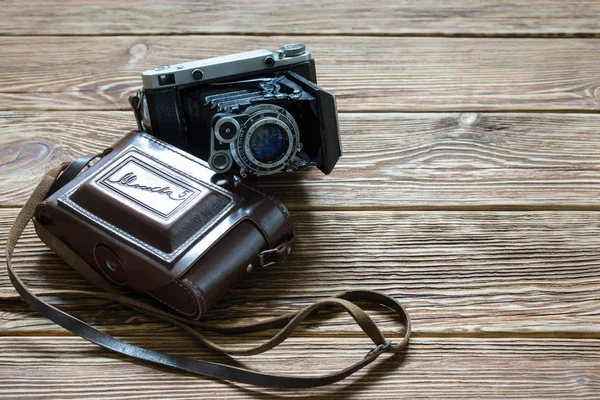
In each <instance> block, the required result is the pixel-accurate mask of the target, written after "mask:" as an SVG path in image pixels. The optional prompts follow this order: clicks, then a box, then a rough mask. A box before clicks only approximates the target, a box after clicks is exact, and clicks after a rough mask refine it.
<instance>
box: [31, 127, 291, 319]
mask: <svg viewBox="0 0 600 400" xmlns="http://www.w3.org/2000/svg"><path fill="white" fill-rule="evenodd" d="M65 172H67V171H65ZM35 219H36V221H37V222H38V224H36V226H39V225H41V226H43V228H44V229H46V230H47V231H48V232H49V233H50V234H51V235H52V236H54V237H56V238H57V239H58V240H60V241H61V242H63V243H65V244H66V245H67V246H68V247H70V248H71V249H72V250H74V251H75V253H76V254H77V255H78V256H79V257H81V259H83V261H85V263H86V264H88V265H90V266H92V267H93V268H94V269H95V270H96V271H97V272H98V273H99V274H100V275H102V276H103V277H104V278H105V279H107V280H108V281H110V282H112V283H113V284H115V285H122V286H126V287H127V288H129V289H131V290H133V291H135V292H138V293H141V292H145V293H147V294H148V295H150V296H152V297H153V298H154V299H156V300H157V301H158V302H160V303H162V304H164V305H166V306H168V307H169V308H170V309H171V310H174V311H176V312H178V313H179V314H181V315H182V316H184V317H186V318H188V319H198V318H200V317H201V316H202V315H204V314H205V312H206V311H207V310H208V309H209V308H210V307H211V306H212V305H213V304H214V303H215V302H216V301H218V300H219V298H221V297H222V296H223V295H224V294H225V293H226V292H227V291H228V290H229V289H230V288H231V287H232V286H233V285H234V284H235V283H237V282H239V281H240V280H241V279H242V278H243V277H244V276H245V275H247V274H249V273H251V272H252V271H253V270H255V269H256V268H260V267H261V266H264V265H272V264H273V263H275V262H281V261H283V260H285V258H286V257H287V255H289V254H290V252H291V250H292V246H293V242H294V233H293V228H292V222H291V220H290V216H289V213H288V211H287V209H286V208H285V206H284V205H283V204H282V203H281V202H279V201H278V200H276V199H274V198H271V197H268V196H266V195H264V194H262V193H260V192H258V191H256V190H254V189H252V188H251V187H249V186H247V185H245V184H243V183H242V182H241V181H239V180H238V179H236V178H234V177H231V176H225V175H218V174H215V173H214V172H213V171H212V170H211V169H210V168H208V166H207V165H206V164H205V163H204V161H202V160H199V159H197V158H195V157H193V156H191V155H189V154H187V153H185V152H182V151H180V150H178V149H177V148H175V147H173V146H170V145H168V144H166V143H164V142H162V141H160V140H157V139H156V138H154V137H152V136H150V135H147V134H145V133H141V132H132V133H130V134H128V135H126V136H125V137H124V138H123V139H121V140H120V141H118V142H117V143H116V144H115V145H114V146H113V149H112V151H111V152H105V154H103V157H102V158H101V159H100V160H99V161H98V162H96V163H95V164H94V165H92V166H91V167H90V168H88V169H87V170H86V171H84V172H83V173H81V174H79V175H78V176H76V177H74V178H73V179H72V180H70V181H69V182H67V183H66V184H64V186H62V187H60V188H58V189H57V190H56V191H55V192H54V193H53V194H52V195H50V196H49V197H48V198H47V199H46V200H45V201H44V202H42V203H41V204H40V205H38V207H37V209H36V212H35ZM40 237H41V238H42V240H43V239H44V237H48V235H40ZM46 244H47V245H48V246H49V247H51V248H52V242H46Z"/></svg>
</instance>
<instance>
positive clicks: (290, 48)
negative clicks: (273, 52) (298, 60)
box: [277, 43, 306, 57]
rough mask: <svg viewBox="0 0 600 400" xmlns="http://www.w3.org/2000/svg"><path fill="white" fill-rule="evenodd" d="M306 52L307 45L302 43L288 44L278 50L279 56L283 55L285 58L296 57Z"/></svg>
mask: <svg viewBox="0 0 600 400" xmlns="http://www.w3.org/2000/svg"><path fill="white" fill-rule="evenodd" d="M305 51H306V45H304V44H301V43H295V44H286V45H285V46H281V47H280V48H279V50H277V53H278V54H283V56H284V57H296V56H299V55H300V54H302V53H304V52H305Z"/></svg>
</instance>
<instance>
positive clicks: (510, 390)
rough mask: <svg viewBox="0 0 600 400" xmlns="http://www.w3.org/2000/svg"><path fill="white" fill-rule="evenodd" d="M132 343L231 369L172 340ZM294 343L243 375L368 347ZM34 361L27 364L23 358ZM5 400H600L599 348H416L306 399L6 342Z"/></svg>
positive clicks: (55, 342)
mask: <svg viewBox="0 0 600 400" xmlns="http://www.w3.org/2000/svg"><path fill="white" fill-rule="evenodd" d="M133 339H134V340H135V342H134V343H137V344H141V345H144V346H148V347H151V348H154V349H159V350H164V351H169V352H173V353H177V354H187V355H192V356H196V357H204V358H205V359H208V360H214V361H220V362H227V361H226V360H225V359H224V357H220V356H218V355H215V354H214V353H213V354H210V353H207V352H204V351H202V350H200V349H197V348H194V346H193V345H191V344H190V343H189V342H185V341H180V340H177V339H173V338H170V337H168V336H159V335H155V336H154V337H153V338H149V337H145V338H133ZM314 339H315V338H291V339H289V340H288V341H286V342H285V343H284V344H283V345H282V346H280V347H279V348H277V349H275V350H273V351H272V352H269V353H267V354H264V355H259V356H254V357H248V358H238V359H237V360H238V361H239V362H240V363H243V365H246V366H250V367H253V368H258V369H260V370H263V371H269V372H274V373H280V372H281V368H282V367H283V366H284V365H285V367H284V368H285V371H286V373H288V374H303V375H313V374H322V373H327V372H330V371H333V370H335V369H339V368H340V367H342V366H344V365H349V364H351V363H352V362H355V361H356V360H358V359H360V358H362V357H363V356H364V354H365V353H366V351H367V349H369V348H370V346H369V344H368V340H367V339H350V338H348V339H344V340H342V341H340V340H339V339H322V340H314ZM24 353H25V354H27V356H26V357H23V354H24ZM0 367H1V368H0V390H2V392H0V397H1V398H7V399H8V398H10V399H15V398H19V397H26V398H28V399H53V398H60V399H71V398H73V399H81V398H85V399H96V398H102V399H123V398H127V399H144V400H146V399H164V398H177V399H198V398H222V399H273V398H310V399H349V398H352V399H374V398H377V399H400V398H407V399H417V398H418V399H420V398H445V399H450V398H452V399H465V398H478V399H499V398H527V399H541V398H544V399H546V398H563V399H564V398H569V399H597V395H598V392H599V391H600V384H599V381H600V342H599V341H598V340H552V339H538V340H525V339H508V340H502V339H494V340H492V339H487V340H486V339H479V340H473V339H430V338H416V339H413V340H411V344H410V349H409V351H408V352H406V353H402V354H399V355H397V356H393V357H388V356H387V355H384V356H382V357H381V359H380V360H378V361H377V362H375V363H374V364H373V365H371V366H369V367H367V369H366V370H365V371H364V372H363V371H361V372H359V373H358V374H356V375H355V376H352V377H350V378H348V379H346V380H344V381H343V382H340V383H337V384H334V385H332V386H329V387H323V388H316V389H302V390H276V389H257V388H253V387H249V386H246V385H235V384H228V383H224V382H217V381H214V380H210V379H206V378H198V377H195V376H191V375H187V374H181V373H172V372H171V371H170V370H169V369H166V368H159V367H155V366H151V365H149V364H147V363H143V362H132V361H131V360H125V359H124V358H123V357H121V356H118V355H114V354H110V353H107V352H106V351H103V350H101V349H99V348H98V347H97V346H95V345H92V344H90V343H87V342H85V341H84V340H81V339H78V338H56V337H50V338H48V337H20V338H14V337H13V338H3V339H2V341H0Z"/></svg>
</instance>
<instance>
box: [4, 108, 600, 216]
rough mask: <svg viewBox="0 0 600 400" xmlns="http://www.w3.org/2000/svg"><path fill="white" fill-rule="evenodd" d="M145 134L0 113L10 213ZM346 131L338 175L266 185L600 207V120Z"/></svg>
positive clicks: (418, 123)
mask: <svg viewBox="0 0 600 400" xmlns="http://www.w3.org/2000/svg"><path fill="white" fill-rule="evenodd" d="M133 128H135V126H134V120H133V116H132V114H131V113H130V112H91V111H82V112H0V205H21V204H24V202H25V200H26V199H27V197H28V196H29V194H30V193H31V191H32V190H33V188H34V187H35V185H36V184H37V182H39V180H40V179H41V177H42V176H43V174H44V172H45V171H46V170H48V169H49V168H51V167H53V166H55V165H57V164H58V163H60V162H62V161H68V160H71V159H73V158H75V157H77V156H79V155H82V154H86V153H96V152H99V151H101V150H102V149H104V148H106V147H108V146H110V145H111V144H112V143H114V142H115V141H116V140H118V138H120V137H121V136H122V135H123V134H124V133H125V132H128V131H129V130H130V129H133ZM340 130H341V132H342V144H343V147H344V156H343V157H342V159H341V160H340V162H339V163H338V166H337V167H336V169H334V171H333V173H332V174H331V175H329V176H325V175H323V174H321V172H320V171H318V170H316V169H310V170H306V171H301V172H296V173H290V174H279V175H276V176H274V177H271V178H270V179H269V180H264V179H263V180H262V181H258V182H255V183H254V184H255V185H257V186H258V187H259V188H261V189H262V190H264V191H266V192H268V193H271V194H275V195H277V196H279V197H280V198H282V200H283V201H284V202H285V204H286V205H287V206H288V207H290V208H292V209H322V208H331V209H340V208H342V209H344V208H346V209H347V208H356V207H365V208H399V209H414V208H427V209H431V208H437V209H444V208H461V209H462V208H469V207H480V208H481V207H487V208H507V207H512V208H568V207H572V206H579V207H591V208H594V209H595V208H598V207H599V206H600V203H599V202H600V136H598V132H600V115H593V114H529V113H521V114H519V113H508V114H503V113H502V114H494V113H481V114H472V113H467V114H458V113H445V114H410V113H408V114H406V113H393V114H387V113H371V114H360V113H357V114H354V113H352V114H341V115H340Z"/></svg>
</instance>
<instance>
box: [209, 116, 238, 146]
mask: <svg viewBox="0 0 600 400" xmlns="http://www.w3.org/2000/svg"><path fill="white" fill-rule="evenodd" d="M226 122H231V123H232V124H233V125H234V126H235V135H233V137H232V138H231V139H225V138H224V137H222V136H221V133H220V129H221V126H222V125H223V124H224V123H226ZM214 133H215V136H216V137H217V139H218V140H219V141H220V142H222V143H231V142H235V141H236V140H237V138H238V136H239V135H240V123H239V122H237V120H236V119H235V118H231V117H222V118H220V119H219V120H218V121H217V123H216V124H215V128H214Z"/></svg>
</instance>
